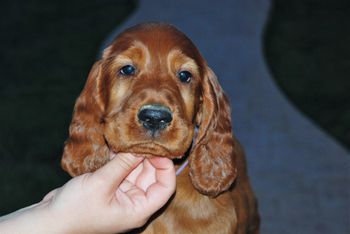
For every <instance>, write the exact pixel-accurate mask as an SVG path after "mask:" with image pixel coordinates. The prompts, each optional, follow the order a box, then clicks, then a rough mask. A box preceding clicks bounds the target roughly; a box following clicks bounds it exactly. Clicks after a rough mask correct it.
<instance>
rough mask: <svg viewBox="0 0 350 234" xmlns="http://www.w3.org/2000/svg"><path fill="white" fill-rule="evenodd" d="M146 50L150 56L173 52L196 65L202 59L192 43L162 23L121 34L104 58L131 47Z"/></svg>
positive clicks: (147, 25)
mask: <svg viewBox="0 0 350 234" xmlns="http://www.w3.org/2000/svg"><path fill="white" fill-rule="evenodd" d="M135 46H136V47H139V48H143V49H146V48H147V52H148V53H149V54H150V55H151V56H162V55H167V54H169V53H170V52H171V51H173V50H179V51H181V53H182V54H184V55H186V56H188V57H190V58H192V59H193V60H195V61H196V62H197V63H202V62H203V59H202V56H201V55H200V53H199V51H198V49H197V48H196V47H195V45H194V44H193V43H192V41H191V40H190V39H189V38H188V37H187V36H186V35H185V34H183V33H182V32H180V31H179V30H178V29H176V28H175V27H173V26H171V25H168V24H162V23H148V24H140V25H136V26H134V27H132V28H129V29H127V30H126V31H124V32H123V33H121V34H120V35H119V36H118V37H117V38H116V39H115V41H114V42H113V43H112V45H111V46H110V47H109V48H108V49H107V50H106V51H105V53H104V57H106V56H107V57H108V56H111V55H116V54H118V53H120V52H123V51H126V50H128V49H130V48H132V47H135Z"/></svg>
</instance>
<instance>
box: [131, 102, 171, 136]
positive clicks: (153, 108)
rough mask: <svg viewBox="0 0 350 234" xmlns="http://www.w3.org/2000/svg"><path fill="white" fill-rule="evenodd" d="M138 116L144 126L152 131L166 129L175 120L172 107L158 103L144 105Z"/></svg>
mask: <svg viewBox="0 0 350 234" xmlns="http://www.w3.org/2000/svg"><path fill="white" fill-rule="evenodd" d="M137 117H138V118H139V120H140V122H141V123H142V125H143V127H144V128H146V129H147V130H151V131H152V132H155V131H158V130H162V129H165V128H166V127H167V126H168V125H169V124H170V122H171V121H172V120H173V116H172V113H171V111H170V109H169V108H168V107H166V106H162V105H158V104H151V105H144V106H142V107H141V108H140V111H139V113H138V115H137Z"/></svg>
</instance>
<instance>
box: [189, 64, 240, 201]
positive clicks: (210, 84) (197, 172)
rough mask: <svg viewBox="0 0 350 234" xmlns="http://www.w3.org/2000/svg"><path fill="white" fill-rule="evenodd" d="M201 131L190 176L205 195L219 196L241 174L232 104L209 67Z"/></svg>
mask: <svg viewBox="0 0 350 234" xmlns="http://www.w3.org/2000/svg"><path fill="white" fill-rule="evenodd" d="M197 124H198V125H199V130H198V134H197V138H196V140H195V144H194V147H193V150H192V152H191V155H190V158H189V165H190V177H191V180H192V183H193V185H194V187H195V188H196V189H197V190H198V191H199V192H201V193H203V194H206V195H209V196H217V195H218V194H220V193H221V192H223V191H225V190H227V189H229V188H230V186H231V185H232V183H233V182H234V180H235V178H236V175H237V168H236V162H235V153H234V140H233V136H232V130H231V112H230V105H229V101H228V99H227V97H226V95H225V94H224V92H223V90H222V88H221V87H220V85H219V83H218V81H217V78H216V76H215V74H214V72H213V71H212V70H211V69H210V68H209V67H207V68H206V72H205V77H204V80H203V82H202V104H201V107H200V111H199V115H198V117H197Z"/></svg>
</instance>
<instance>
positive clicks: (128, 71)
mask: <svg viewBox="0 0 350 234" xmlns="http://www.w3.org/2000/svg"><path fill="white" fill-rule="evenodd" d="M135 71H136V68H135V67H134V66H132V65H126V66H124V67H122V68H121V69H120V70H119V73H120V74H122V75H124V76H132V75H134V74H135Z"/></svg>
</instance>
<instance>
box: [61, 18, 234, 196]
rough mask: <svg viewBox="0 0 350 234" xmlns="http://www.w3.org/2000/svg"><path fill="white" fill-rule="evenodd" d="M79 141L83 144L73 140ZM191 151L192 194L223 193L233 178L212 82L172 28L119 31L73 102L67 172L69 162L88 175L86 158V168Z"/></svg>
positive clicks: (224, 118) (222, 106) (223, 112)
mask: <svg viewBox="0 0 350 234" xmlns="http://www.w3.org/2000/svg"><path fill="white" fill-rule="evenodd" d="M196 126H198V128H199V131H198V135H197V137H196V139H193V137H194V129H195V128H196ZM77 134H78V135H80V138H83V140H82V139H80V140H78V141H77V140H74V139H77V137H76V135H77ZM84 134H87V135H86V136H83V135H84ZM74 144H75V146H74ZM89 144H90V146H88V145H89ZM191 144H193V146H192V150H191V153H190V159H189V160H190V176H191V179H192V182H193V184H194V186H195V187H196V188H197V189H198V190H199V191H200V192H202V193H205V194H208V195H213V196H215V195H217V194H218V193H220V192H221V191H223V190H226V189H228V188H229V186H230V185H231V183H232V182H233V180H234V178H235V175H236V169H235V159H234V154H233V144H234V142H233V139H232V132H231V121H230V109H229V104H228V101H227V98H226V97H225V95H224V93H223V92H222V89H221V87H220V86H219V84H218V82H217V79H216V76H215V75H214V73H213V72H212V71H211V70H210V68H209V67H208V66H207V65H206V62H205V60H204V59H203V58H202V56H201V55H200V53H199V51H198V50H197V48H196V47H195V46H194V45H193V43H192V42H191V40H189V39H188V38H187V37H186V36H185V35H184V34H183V33H181V32H180V31H178V30H177V29H176V28H174V27H173V26H170V25H167V24H155V23H151V24H142V25H138V26H135V27H132V28H130V29H128V30H126V31H124V32H123V33H121V34H120V35H119V36H118V37H117V38H116V39H115V41H114V42H113V43H112V45H110V46H109V47H108V48H107V49H105V51H104V53H103V56H102V59H101V60H100V61H98V62H96V64H95V65H94V66H93V68H92V71H91V72H90V75H89V78H88V81H87V84H86V85H85V88H84V90H83V91H82V93H81V95H80V97H79V98H78V100H77V103H76V106H75V111H74V115H73V121H72V125H71V128H70V138H69V139H68V140H67V143H66V147H65V153H64V157H63V160H62V164H63V166H64V168H65V169H67V170H68V171H72V170H70V169H69V168H70V167H69V165H68V164H71V163H74V158H75V159H76V160H75V161H77V160H78V158H79V160H80V161H81V162H82V163H85V165H84V166H85V167H89V165H86V164H89V163H87V162H85V161H86V159H84V158H85V157H87V156H88V157H89V158H90V159H89V162H90V164H91V157H97V158H98V157H101V158H103V157H104V158H105V157H106V155H101V154H105V153H106V152H107V151H108V150H111V151H114V152H130V153H134V154H137V155H143V156H163V157H168V158H177V157H181V156H183V155H184V154H185V152H186V151H188V150H189V148H190V146H191ZM84 145H85V146H84ZM80 146H81V147H83V146H84V147H85V150H82V149H80V148H81V147H80ZM87 148H89V149H91V150H89V152H88V153H87V152H86V149H87ZM101 148H103V149H104V150H101ZM106 148H108V150H106ZM94 149H95V151H96V152H97V151H98V153H96V152H95V154H94ZM101 152H102V153H101ZM74 153H76V154H84V153H85V154H86V156H84V155H80V156H79V155H78V156H77V155H74ZM102 161H103V160H102ZM78 171H82V170H78ZM71 174H75V173H71Z"/></svg>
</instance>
